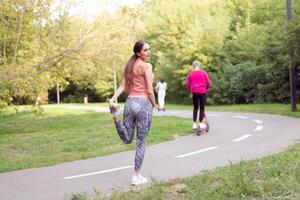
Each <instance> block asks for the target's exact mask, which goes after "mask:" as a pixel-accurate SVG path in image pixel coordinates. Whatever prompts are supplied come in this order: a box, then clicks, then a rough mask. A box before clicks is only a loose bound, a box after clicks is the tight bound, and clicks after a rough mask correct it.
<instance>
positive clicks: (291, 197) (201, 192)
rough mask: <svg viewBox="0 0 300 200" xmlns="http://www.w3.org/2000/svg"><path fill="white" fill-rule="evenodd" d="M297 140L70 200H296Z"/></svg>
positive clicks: (299, 183)
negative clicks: (194, 171) (191, 172)
mask: <svg viewBox="0 0 300 200" xmlns="http://www.w3.org/2000/svg"><path fill="white" fill-rule="evenodd" d="M299 158H300V143H298V144H296V145H293V146H291V147H290V148H289V149H288V150H286V151H285V152H282V153H279V154H275V155H271V156H267V157H265V158H262V159H258V160H251V161H241V162H240V163H238V164H234V165H230V166H227V167H222V168H217V169H215V170H210V171H203V172H201V173H200V174H199V175H196V176H192V177H188V178H180V179H174V180H171V181H168V182H164V181H162V182H156V181H154V182H153V183H152V184H151V186H149V187H146V188H143V189H140V190H132V191H129V192H126V193H124V192H115V193H114V194H113V195H111V196H110V197H106V196H104V195H101V194H100V193H99V192H96V194H95V196H94V197H88V196H87V195H86V194H73V196H72V197H71V198H70V199H71V200H75V199H76V200H140V199H143V200H171V199H186V200H211V199H213V200H223V199H230V200H298V199H300V159H299Z"/></svg>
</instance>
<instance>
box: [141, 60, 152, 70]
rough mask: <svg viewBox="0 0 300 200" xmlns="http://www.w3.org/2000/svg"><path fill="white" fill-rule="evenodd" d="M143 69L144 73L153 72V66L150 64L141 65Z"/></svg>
mask: <svg viewBox="0 0 300 200" xmlns="http://www.w3.org/2000/svg"><path fill="white" fill-rule="evenodd" d="M141 68H142V69H143V71H144V72H146V71H151V72H152V65H151V64H150V63H146V62H144V63H141Z"/></svg>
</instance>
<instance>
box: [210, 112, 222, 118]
mask: <svg viewBox="0 0 300 200" xmlns="http://www.w3.org/2000/svg"><path fill="white" fill-rule="evenodd" d="M207 116H214V117H220V116H221V115H220V114H214V113H210V114H207Z"/></svg>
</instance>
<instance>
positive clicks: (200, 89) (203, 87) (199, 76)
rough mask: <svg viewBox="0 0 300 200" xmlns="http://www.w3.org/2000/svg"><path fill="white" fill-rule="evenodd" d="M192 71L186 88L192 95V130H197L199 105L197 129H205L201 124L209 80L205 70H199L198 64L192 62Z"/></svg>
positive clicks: (204, 125) (203, 124)
mask: <svg viewBox="0 0 300 200" xmlns="http://www.w3.org/2000/svg"><path fill="white" fill-rule="evenodd" d="M192 66H193V70H192V71H191V72H190V73H189V74H188V76H187V81H186V87H187V88H188V89H190V91H191V92H192V94H193V105H194V110H193V120H194V123H193V129H197V115H198V110H199V105H200V115H199V127H200V128H201V129H204V128H206V124H205V123H203V122H202V121H203V117H204V110H205V103H206V93H207V91H208V89H209V88H210V85H211V82H210V80H209V77H208V74H207V72H206V71H205V70H203V69H200V62H198V61H196V60H195V61H193V63H192Z"/></svg>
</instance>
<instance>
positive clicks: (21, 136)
mask: <svg viewBox="0 0 300 200" xmlns="http://www.w3.org/2000/svg"><path fill="white" fill-rule="evenodd" d="M68 105H70V104H68ZM72 105H79V104H72ZM81 105H82V104H81ZM90 105H91V104H90ZM99 105H100V104H92V106H99ZM101 105H102V106H107V103H105V104H101ZM167 108H168V109H171V108H172V109H187V110H191V109H192V107H191V105H189V106H183V105H168V106H167ZM207 109H208V110H210V111H236V112H256V113H264V112H265V113H275V114H282V115H289V116H295V117H300V113H299V111H298V112H294V113H292V112H290V106H289V105H281V104H255V105H236V106H208V107H207ZM16 111H17V113H16ZM190 124H191V123H190V120H185V119H179V118H176V117H154V119H153V126H152V129H151V133H150V135H149V138H148V144H155V143H159V142H163V141H167V140H172V139H174V138H177V137H181V136H184V135H187V134H191V130H190ZM134 148H135V143H134V142H133V144H131V145H124V144H122V143H121V142H120V140H119V138H118V136H117V134H116V131H115V129H114V125H113V123H112V119H111V116H110V115H109V114H108V113H96V112H94V111H88V110H72V109H63V108H54V107H52V108H51V105H50V106H46V108H45V110H44V112H41V113H39V112H32V109H31V108H30V107H22V106H21V107H15V108H13V107H10V108H9V109H6V110H1V112H0V172H7V171H12V170H17V169H23V168H30V167H39V166H45V165H53V164H55V163H60V162H65V161H71V160H78V159H85V158H90V157H95V156H101V155H107V154H111V153H114V152H119V151H125V150H128V149H134ZM299 158H300V143H298V144H295V145H293V146H291V147H290V148H289V149H288V150H286V151H284V152H281V153H279V154H275V155H271V156H267V157H265V158H262V159H258V160H252V161H241V162H240V163H239V164H235V165H230V166H227V167H222V168H217V169H215V170H210V171H203V172H201V173H200V174H199V175H197V176H193V177H189V178H182V179H175V180H171V181H168V182H156V181H153V183H152V184H151V186H149V187H146V188H143V189H140V190H135V191H129V192H126V193H114V194H113V195H112V196H110V197H104V196H102V195H101V194H99V193H98V192H96V193H95V195H96V196H95V197H94V198H92V199H93V200H103V199H116V200H117V199H118V200H119V199H123V200H127V199H128V200H140V199H144V200H147V199H149V200H150V199H151V200H152V199H163V200H169V199H190V200H198V199H205V200H211V199H214V200H218V199H220V200H223V199H236V200H240V199H245V200H246V199H247V200H248V199H249V200H291V199H292V200H298V199H300V159H299ZM71 199H72V200H88V199H90V200H92V199H91V198H90V197H87V195H85V194H74V195H73V196H72V197H71Z"/></svg>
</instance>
